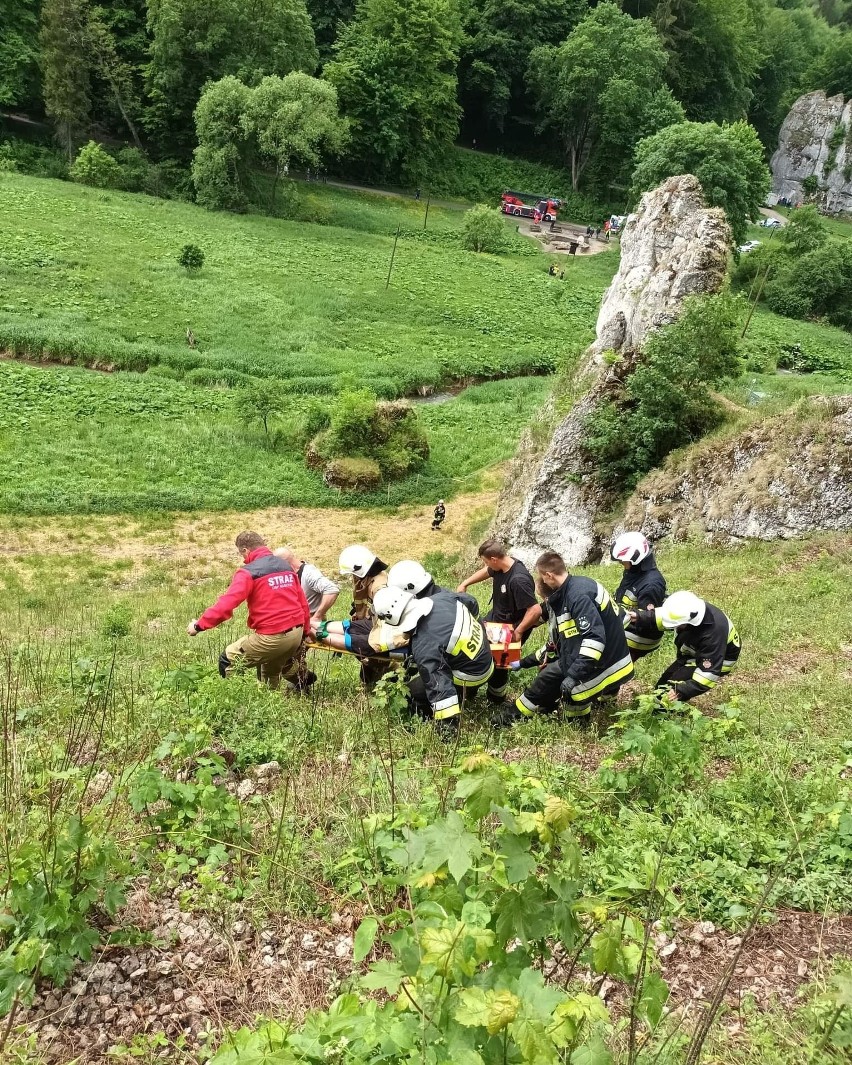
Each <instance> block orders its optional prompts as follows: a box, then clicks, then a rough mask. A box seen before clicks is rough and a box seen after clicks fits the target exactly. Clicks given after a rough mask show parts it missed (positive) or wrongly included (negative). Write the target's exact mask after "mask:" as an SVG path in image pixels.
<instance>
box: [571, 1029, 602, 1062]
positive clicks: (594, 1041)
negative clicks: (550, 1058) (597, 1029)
mask: <svg viewBox="0 0 852 1065" xmlns="http://www.w3.org/2000/svg"><path fill="white" fill-rule="evenodd" d="M570 1062H571V1065H612V1054H610V1052H609V1051H608V1050H607V1048H606V1046H605V1044H604V1041H603V1039H601V1037H600V1036H599V1035H593V1036H592V1037H591V1038H590V1039H589V1041H588V1042H587V1043H584V1044H583V1046H581V1047H577V1049H576V1050H575V1051H574V1053H573V1054H572V1055H571V1059H570Z"/></svg>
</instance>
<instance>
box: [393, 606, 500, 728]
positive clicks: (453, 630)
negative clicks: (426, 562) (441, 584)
mask: <svg viewBox="0 0 852 1065" xmlns="http://www.w3.org/2000/svg"><path fill="white" fill-rule="evenodd" d="M373 605H374V608H375V611H376V616H377V617H378V618H379V619H381V620H382V621H386V622H387V623H388V624H389V625H391V626H394V627H395V628H399V629H401V630H402V631H403V632H405V633H408V634H410V641H411V643H410V650H411V657H412V659H413V660H414V663H415V665H416V666H417V671H418V673H419V677H416V678H414V680H413V681H411V682H410V684H409V689H410V691H411V696H412V701H413V703H414V704H415V707H417V706H421V707H425V706H427V705H428V707H429V710H430V711H431V716H432V719H433V720H434V722H435V724H436V726H437V728H438V731H439V733H440V734H442V735H443V736H444V737H446V736H447V735H453V734H454V733H455V732H456V731H457V730H458V727H459V715H460V714H461V710H462V707H463V706H464V703H465V700H466V698H467V697H468V695H469V694H471V693H473V692H474V691H475V690H476V689H477V688H479V687H481V685H483V684H485V683H487V681H488V678H489V677H490V676H491V674H492V672H493V670H494V660H493V659H492V657H491V650H490V648H489V646H488V641H487V640H486V638H485V631H484V630H483V628H482V626H481V625H480V623H479V622H478V621H477V620H476V618H475V617H474V616H473V615H472V614H471V612H470V611H469V610H468V609H467V607H466V606H465V605H464V604H463V603H461V602H459V599H458V597H457V596H456V595H454V594H453V593H452V592H437V593H436V594H435V595H432V596H426V597H424V598H422V599H418V598H417V597H416V596H415V595H414V594H413V593H412V592H407V591H404V590H403V589H402V588H390V587H388V588H383V589H381V590H380V591H379V592H378V593H377V594H376V599H375V603H374V604H373Z"/></svg>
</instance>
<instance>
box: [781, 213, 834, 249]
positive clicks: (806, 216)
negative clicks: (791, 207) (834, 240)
mask: <svg viewBox="0 0 852 1065" xmlns="http://www.w3.org/2000/svg"><path fill="white" fill-rule="evenodd" d="M782 236H783V238H784V244H785V246H786V247H787V248H789V249H790V251H791V252H793V254H794V255H806V254H807V253H808V252H809V251H815V250H816V249H817V248H821V247H822V245H823V244H825V242H826V241H827V240H828V227H827V226H826V224H825V222H824V221H823V219H822V216H821V215H820V213H819V211H818V210H817V209H816V207H815V206H814V205H813V204H812V203H809V204H805V206H804V207H800V208H799V209H798V210H797V211H794V212H793V214H792V215H791V216H790V221H789V222H788V223H787V225H786V226H785V227H784V230H783V233H782Z"/></svg>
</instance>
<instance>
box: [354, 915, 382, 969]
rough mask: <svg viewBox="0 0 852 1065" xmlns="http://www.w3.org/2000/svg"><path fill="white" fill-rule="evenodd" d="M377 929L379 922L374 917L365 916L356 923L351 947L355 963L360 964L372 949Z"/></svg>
mask: <svg viewBox="0 0 852 1065" xmlns="http://www.w3.org/2000/svg"><path fill="white" fill-rule="evenodd" d="M378 930H379V922H378V921H377V920H376V918H375V917H365V918H364V920H363V921H362V922H361V923H360V924H359V925H358V931H357V932H356V933H355V938H354V941H353V947H352V961H353V962H354V963H355V965H360V964H361V962H362V961H363V960H364V959H365V958H366V957H367V955H368V954H369V953H370V951H371V950H372V949H373V944H374V943H375V941H376V933H377V932H378Z"/></svg>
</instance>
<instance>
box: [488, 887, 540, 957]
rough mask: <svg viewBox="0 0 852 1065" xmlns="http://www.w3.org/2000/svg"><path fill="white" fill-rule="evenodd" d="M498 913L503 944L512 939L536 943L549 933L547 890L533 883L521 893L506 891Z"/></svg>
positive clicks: (498, 930)
mask: <svg viewBox="0 0 852 1065" xmlns="http://www.w3.org/2000/svg"><path fill="white" fill-rule="evenodd" d="M495 912H496V913H497V938H498V940H499V941H500V943H501V944H503V943H508V942H509V940H510V939H520V940H521V942H522V943H524V944H526V943H530V942H534V941H535V940H537V939H542V938H543V937H544V936H546V935H547V933H548V931H549V930H550V920H549V914H548V911H547V908H546V897H545V894H544V890H543V889H542V887H541V885H540V884H538V883H536V882H535V881H534V880H528V881H527V882H526V884H525V885H524V886H523V887H522V888H521V890H520V891H506V892H504V893H503V895H502V896H501V898H500V901H499V902H498V903H497V908H496V911H495Z"/></svg>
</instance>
